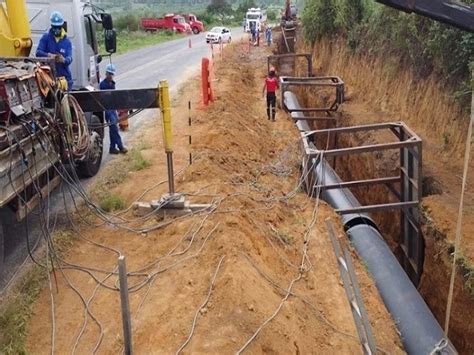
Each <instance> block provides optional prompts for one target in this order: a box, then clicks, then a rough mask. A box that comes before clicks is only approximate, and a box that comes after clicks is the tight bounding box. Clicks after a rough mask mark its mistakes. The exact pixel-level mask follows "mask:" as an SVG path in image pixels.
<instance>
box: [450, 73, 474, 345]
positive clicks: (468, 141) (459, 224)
mask: <svg viewBox="0 0 474 355" xmlns="http://www.w3.org/2000/svg"><path fill="white" fill-rule="evenodd" d="M472 77H473V78H474V70H473V71H472ZM473 125H474V91H473V94H472V102H471V120H470V122H469V128H468V131H467V139H466V152H465V153H464V171H463V176H462V189H461V198H460V200H459V211H458V221H457V226H456V239H455V242H454V255H453V265H452V268H451V280H450V281H449V293H448V301H447V304H446V319H445V322H444V334H445V335H446V337H447V336H448V333H449V321H450V318H451V307H452V304H453V293H454V279H455V277H456V262H457V260H458V256H459V247H460V246H461V237H462V233H461V231H462V214H463V209H464V194H465V192H466V182H467V172H468V170H469V160H470V154H471V144H472V126H473Z"/></svg>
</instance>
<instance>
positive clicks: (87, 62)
mask: <svg viewBox="0 0 474 355" xmlns="http://www.w3.org/2000/svg"><path fill="white" fill-rule="evenodd" d="M52 11H60V12H61V13H63V14H64V18H65V24H64V26H65V29H66V30H67V33H68V38H69V39H70V41H71V42H72V47H73V62H72V63H71V72H72V77H73V80H74V86H73V88H72V89H73V90H81V91H82V92H93V91H94V90H96V89H97V88H98V85H99V79H100V76H99V63H100V61H101V60H102V56H101V55H100V54H99V48H98V44H97V36H96V28H98V27H99V26H98V25H101V26H102V27H103V29H104V32H105V48H106V51H107V55H111V54H112V53H114V52H115V49H116V48H115V47H116V35H115V31H114V30H113V23H112V17H111V16H110V15H109V14H107V13H104V12H102V11H101V10H100V9H98V8H96V7H94V6H93V5H92V4H91V3H90V2H88V1H87V2H86V1H80V0H61V1H59V0H50V1H44V0H28V1H26V2H25V1H23V0H21V1H20V0H6V1H5V3H0V263H1V262H2V260H3V257H4V250H3V247H4V237H5V236H6V235H5V234H6V231H4V228H3V225H4V224H6V223H7V221H9V220H11V219H12V218H15V219H16V220H17V221H21V220H22V219H24V218H25V217H26V216H27V215H28V213H29V212H30V211H32V210H33V209H34V208H35V206H36V205H38V204H39V203H40V202H41V200H42V199H44V198H45V197H46V196H48V194H49V193H50V192H51V191H52V190H53V189H54V188H55V187H56V186H57V185H58V184H59V183H60V182H61V176H60V175H61V169H59V168H58V165H59V164H67V165H68V166H70V167H72V168H73V169H74V170H75V172H76V173H77V174H78V175H79V176H83V177H92V176H94V175H95V174H96V173H97V172H98V171H99V168H100V165H101V162H102V151H103V138H104V125H105V123H104V110H82V108H81V106H80V105H79V103H78V101H77V100H76V99H75V98H74V96H73V95H72V93H69V92H68V91H67V90H65V89H64V87H62V86H61V83H62V80H61V78H57V77H56V75H55V64H54V60H53V61H51V59H48V58H33V57H29V55H30V52H32V53H34V50H35V48H36V46H37V44H38V42H39V39H40V37H41V36H42V35H43V34H44V33H45V32H46V31H48V29H49V28H50V21H49V18H50V14H51V12H52ZM32 50H33V51H32Z"/></svg>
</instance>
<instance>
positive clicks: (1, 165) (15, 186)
mask: <svg viewBox="0 0 474 355" xmlns="http://www.w3.org/2000/svg"><path fill="white" fill-rule="evenodd" d="M8 128H9V130H10V132H7V131H5V130H3V129H0V208H1V207H4V206H5V205H7V204H8V203H9V202H11V201H12V200H13V199H15V198H16V197H17V194H19V193H22V192H23V191H24V190H26V188H27V187H28V186H29V185H31V183H32V182H33V181H35V180H39V179H40V177H41V176H42V175H43V174H44V173H45V172H46V171H47V170H48V169H50V168H51V167H52V166H53V165H54V164H56V163H57V162H58V156H57V153H56V152H55V150H54V147H53V146H52V145H51V144H50V143H48V140H47V139H45V138H44V137H41V142H40V135H41V134H42V133H37V134H34V135H32V136H30V135H29V134H28V133H27V132H25V129H24V128H23V127H22V126H10V127H8ZM13 134H15V135H16V137H17V139H15V138H14V137H13ZM17 140H18V142H17ZM18 143H19V144H18ZM22 151H23V152H24V155H25V157H26V159H24V158H23V155H22ZM27 199H28V198H27Z"/></svg>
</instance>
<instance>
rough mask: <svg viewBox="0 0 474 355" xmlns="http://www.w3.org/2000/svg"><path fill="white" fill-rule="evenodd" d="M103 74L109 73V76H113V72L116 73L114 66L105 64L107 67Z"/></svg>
mask: <svg viewBox="0 0 474 355" xmlns="http://www.w3.org/2000/svg"><path fill="white" fill-rule="evenodd" d="M105 72H106V73H109V74H112V75H115V72H116V69H115V65H113V64H107V66H106V67H105Z"/></svg>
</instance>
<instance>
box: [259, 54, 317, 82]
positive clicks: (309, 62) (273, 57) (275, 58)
mask: <svg viewBox="0 0 474 355" xmlns="http://www.w3.org/2000/svg"><path fill="white" fill-rule="evenodd" d="M284 58H295V59H296V58H306V63H307V64H306V65H307V68H308V71H307V75H308V77H312V76H313V55H312V54H311V53H287V54H274V55H269V56H267V71H270V66H271V64H272V62H275V61H276V62H277V63H278V64H277V65H278V66H279V65H280V59H284Z"/></svg>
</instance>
